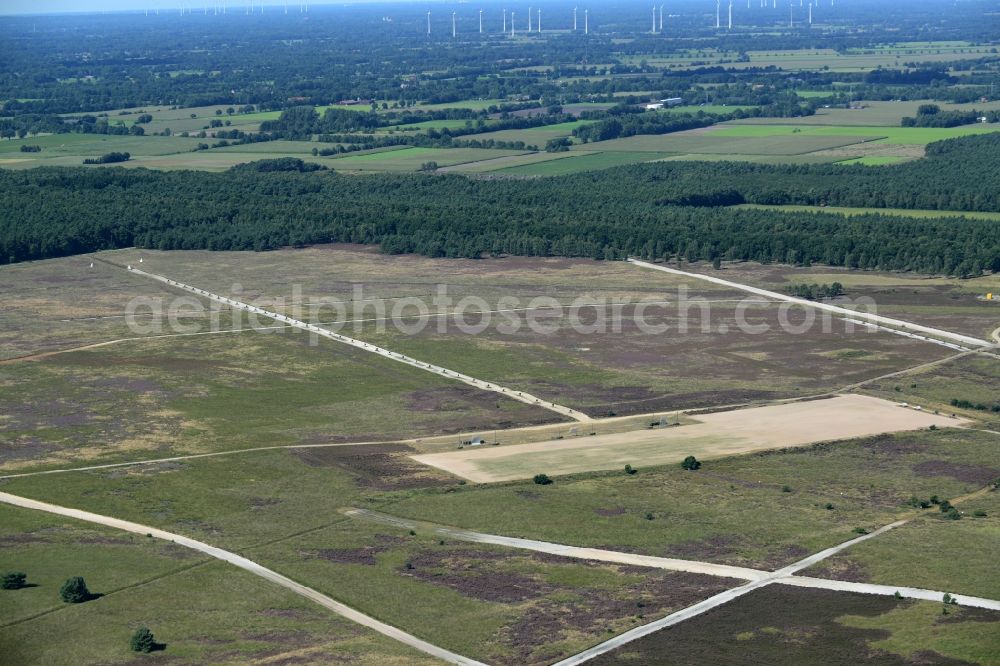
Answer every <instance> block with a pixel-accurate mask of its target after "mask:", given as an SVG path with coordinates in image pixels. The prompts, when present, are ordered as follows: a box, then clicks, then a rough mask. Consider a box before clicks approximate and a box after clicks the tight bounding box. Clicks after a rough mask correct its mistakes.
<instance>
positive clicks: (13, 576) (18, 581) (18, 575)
mask: <svg viewBox="0 0 1000 666" xmlns="http://www.w3.org/2000/svg"><path fill="white" fill-rule="evenodd" d="M27 580H28V576H27V574H24V573H22V572H20V571H8V572H6V573H4V575H3V577H2V578H0V588H2V589H4V590H20V589H21V588H22V587H24V583H25V582H26V581H27Z"/></svg>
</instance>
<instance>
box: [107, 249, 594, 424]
mask: <svg viewBox="0 0 1000 666" xmlns="http://www.w3.org/2000/svg"><path fill="white" fill-rule="evenodd" d="M126 270H127V271H129V272H131V273H134V274H136V275H143V276H146V277H149V278H151V279H153V280H158V281H160V282H163V283H165V284H168V285H170V286H172V287H176V288H178V289H182V290H184V291H188V292H190V293H193V294H197V295H199V296H202V297H204V298H208V299H209V300H213V301H216V302H219V303H225V304H226V305H230V306H232V307H233V308H234V309H237V310H243V311H245V312H252V313H254V314H258V315H261V316H264V317H268V318H270V319H274V320H275V321H279V322H283V323H285V324H287V325H289V326H292V327H294V328H299V329H302V330H305V331H308V332H310V333H313V334H315V335H318V336H321V337H324V338H328V339H330V340H333V341H335V342H341V343H344V344H346V345H350V346H352V347H355V348H356V349H360V350H362V351H366V352H369V353H373V354H378V355H379V356H383V357H385V358H388V359H390V360H393V361H396V362H398V363H403V364H404V365H409V366H412V367H414V368H418V369H420V370H425V371H427V372H431V373H433V374H436V375H439V376H441V377H445V378H447V379H453V380H455V381H459V382H462V383H463V384H468V385H469V386H472V387H475V388H478V389H481V390H486V391H491V392H493V393H498V394H500V395H503V396H506V397H508V398H513V399H514V400H517V401H519V402H523V403H525V404H528V405H533V406H535V407H541V408H543V409H547V410H549V411H550V412H555V413H557V414H560V415H562V416H567V417H569V418H572V419H574V420H576V421H580V422H590V421H592V420H593V419H591V417H589V416H587V415H586V414H583V413H582V412H578V411H577V410H575V409H572V408H570V407H565V406H563V405H557V404H556V403H554V402H548V401H544V400H542V399H541V398H538V397H536V396H534V395H532V394H530V393H525V392H523V391H515V390H513V389H510V388H507V387H506V386H501V385H499V384H496V383H494V382H487V381H484V380H482V379H476V378H475V377H471V376H469V375H466V374H462V373H460V372H456V371H454V370H449V369H448V368H444V367H442V366H438V365H433V364H431V363H426V362H424V361H419V360H417V359H415V358H412V357H410V356H406V355H403V354H400V353H398V352H393V351H390V350H388V349H384V348H383V347H379V346H377V345H373V344H370V343H368V342H363V341H361V340H358V339H356V338H351V337H348V336H346V335H341V334H339V333H334V332H333V331H330V330H328V329H325V328H320V327H319V326H317V325H315V324H308V323H306V322H304V321H301V320H298V319H293V318H291V317H289V316H287V315H283V314H278V313H277V312H271V311H270V310H265V309H264V308H259V307H257V306H254V305H250V304H249V303H243V302H242V301H237V300H234V299H231V298H226V297H225V296H220V295H218V294H213V293H211V292H209V291H206V290H204V289H199V288H198V287H192V286H190V285H187V284H184V283H181V282H177V281H176V280H172V279H170V278H167V277H164V276H162V275H156V274H155V273H147V272H146V271H143V270H140V269H138V268H134V267H132V266H127V267H126Z"/></svg>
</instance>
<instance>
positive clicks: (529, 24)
mask: <svg viewBox="0 0 1000 666" xmlns="http://www.w3.org/2000/svg"><path fill="white" fill-rule="evenodd" d="M531 9H532V8H531V7H528V32H531Z"/></svg>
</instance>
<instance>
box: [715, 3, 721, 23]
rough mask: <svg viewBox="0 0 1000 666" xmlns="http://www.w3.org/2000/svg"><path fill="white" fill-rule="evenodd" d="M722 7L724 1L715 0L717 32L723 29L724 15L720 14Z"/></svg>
mask: <svg viewBox="0 0 1000 666" xmlns="http://www.w3.org/2000/svg"><path fill="white" fill-rule="evenodd" d="M721 6H722V0H715V29H716V30H718V29H719V28H721V27H722V14H721V13H720V12H721V11H722V10H721V9H720V7H721Z"/></svg>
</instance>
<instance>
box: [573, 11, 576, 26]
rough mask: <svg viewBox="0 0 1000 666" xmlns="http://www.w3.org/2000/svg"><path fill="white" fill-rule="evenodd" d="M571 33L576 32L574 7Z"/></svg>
mask: <svg viewBox="0 0 1000 666" xmlns="http://www.w3.org/2000/svg"><path fill="white" fill-rule="evenodd" d="M573 32H576V7H574V8H573Z"/></svg>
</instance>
